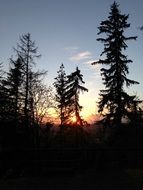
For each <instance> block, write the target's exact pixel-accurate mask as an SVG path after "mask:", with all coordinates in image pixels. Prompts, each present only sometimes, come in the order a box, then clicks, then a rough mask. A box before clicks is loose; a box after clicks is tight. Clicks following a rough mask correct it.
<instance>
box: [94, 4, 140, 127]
mask: <svg viewBox="0 0 143 190" xmlns="http://www.w3.org/2000/svg"><path fill="white" fill-rule="evenodd" d="M128 17H129V15H124V14H121V12H120V10H119V5H118V4H117V3H116V2H114V3H113V4H112V5H111V11H110V13H109V16H108V19H107V20H105V21H102V22H101V23H100V26H99V27H98V29H99V33H98V35H100V34H104V36H103V37H101V38H98V39H97V41H100V42H102V43H103V44H104V50H103V52H102V54H101V56H102V55H105V58H103V59H100V60H99V61H98V62H94V63H92V64H93V65H94V64H103V65H105V66H106V67H104V68H102V69H101V75H102V76H103V78H102V79H103V81H104V82H103V84H104V85H105V89H104V90H101V91H100V101H99V112H100V113H103V115H104V116H105V119H106V120H110V121H111V120H112V122H113V123H114V124H115V125H117V126H120V125H121V120H122V118H123V117H124V116H128V112H129V110H130V109H131V107H132V105H133V101H134V99H135V96H130V95H129V94H127V93H126V92H125V90H124V86H125V85H126V86H127V87H129V86H130V85H132V84H139V83H138V82H136V81H134V80H130V79H128V78H127V74H128V73H129V69H128V64H129V63H132V60H130V59H128V57H127V55H125V54H123V51H124V50H126V48H127V47H128V46H127V43H126V42H127V41H129V40H136V38H137V37H136V36H133V37H126V36H125V30H126V29H128V28H129V27H130V24H128V22H127V20H128Z"/></svg>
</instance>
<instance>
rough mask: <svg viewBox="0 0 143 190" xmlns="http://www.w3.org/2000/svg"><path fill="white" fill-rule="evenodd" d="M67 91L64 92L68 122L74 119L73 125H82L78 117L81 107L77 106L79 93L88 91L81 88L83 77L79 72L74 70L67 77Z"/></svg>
mask: <svg viewBox="0 0 143 190" xmlns="http://www.w3.org/2000/svg"><path fill="white" fill-rule="evenodd" d="M67 78H68V80H67V88H66V89H67V90H66V108H67V113H68V118H69V121H70V120H71V118H75V125H80V126H82V125H83V120H82V118H81V116H80V111H81V110H82V106H81V105H80V104H79V94H80V92H85V91H88V89H87V88H85V87H83V86H82V84H84V83H85V82H84V81H83V75H82V74H81V71H80V70H79V69H78V67H77V68H76V71H75V72H73V73H71V74H70V75H68V76H67Z"/></svg>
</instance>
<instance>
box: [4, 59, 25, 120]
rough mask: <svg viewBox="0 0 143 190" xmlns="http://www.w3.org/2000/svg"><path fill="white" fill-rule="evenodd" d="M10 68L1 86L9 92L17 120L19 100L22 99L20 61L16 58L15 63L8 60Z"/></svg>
mask: <svg viewBox="0 0 143 190" xmlns="http://www.w3.org/2000/svg"><path fill="white" fill-rule="evenodd" d="M10 61H11V67H10V70H9V72H8V73H7V77H6V80H3V85H5V87H6V88H7V91H8V92H9V98H11V100H12V102H13V110H14V119H15V121H17V120H18V113H20V111H21V110H20V109H21V102H22V100H21V98H22V89H21V86H22V82H23V79H22V61H21V59H20V58H18V59H17V60H16V61H14V60H13V59H10Z"/></svg>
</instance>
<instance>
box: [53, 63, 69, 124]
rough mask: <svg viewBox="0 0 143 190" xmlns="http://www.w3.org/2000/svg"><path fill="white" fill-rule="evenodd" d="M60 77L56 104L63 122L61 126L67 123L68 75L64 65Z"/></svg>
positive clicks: (56, 80) (56, 87) (57, 78)
mask: <svg viewBox="0 0 143 190" xmlns="http://www.w3.org/2000/svg"><path fill="white" fill-rule="evenodd" d="M57 73H58V76H57V77H56V78H55V82H54V87H55V89H56V102H57V106H58V109H59V110H60V111H59V116H60V120H61V126H62V125H63V124H65V123H66V115H67V112H66V105H65V102H66V97H65V93H66V81H67V78H66V73H65V70H64V65H63V64H61V66H60V69H59V71H58V72H57Z"/></svg>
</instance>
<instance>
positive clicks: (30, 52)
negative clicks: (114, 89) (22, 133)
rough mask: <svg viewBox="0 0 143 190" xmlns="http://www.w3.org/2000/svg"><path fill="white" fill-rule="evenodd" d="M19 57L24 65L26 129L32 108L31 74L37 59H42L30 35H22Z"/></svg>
mask: <svg viewBox="0 0 143 190" xmlns="http://www.w3.org/2000/svg"><path fill="white" fill-rule="evenodd" d="M15 50H16V52H17V54H18V57H20V59H21V60H22V63H23V89H24V92H23V94H24V115H25V127H28V126H29V108H30V74H31V72H32V67H33V65H34V64H35V58H38V57H40V55H39V54H38V53H37V50H38V48H37V47H36V45H35V42H34V41H32V39H31V35H30V33H27V34H25V35H22V36H21V37H20V42H19V43H18V46H17V49H15Z"/></svg>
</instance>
